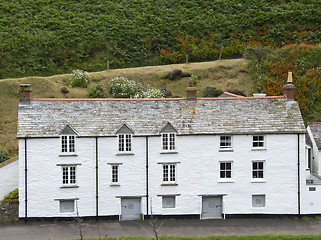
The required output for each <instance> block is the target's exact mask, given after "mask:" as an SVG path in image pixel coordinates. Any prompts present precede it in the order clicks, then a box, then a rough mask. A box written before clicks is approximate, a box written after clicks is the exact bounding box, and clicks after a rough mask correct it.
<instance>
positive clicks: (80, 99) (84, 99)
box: [31, 95, 285, 101]
mask: <svg viewBox="0 0 321 240" xmlns="http://www.w3.org/2000/svg"><path fill="white" fill-rule="evenodd" d="M274 98H285V97H284V96H283V95H282V96H265V97H244V96H239V97H220V98H219V97H207V98H206V97H199V98H197V100H237V99H274ZM31 100H32V101H168V100H170V101H174V100H186V98H32V99H31Z"/></svg>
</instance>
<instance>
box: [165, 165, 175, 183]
mask: <svg viewBox="0 0 321 240" xmlns="http://www.w3.org/2000/svg"><path fill="white" fill-rule="evenodd" d="M163 183H176V165H175V164H164V165H163Z"/></svg>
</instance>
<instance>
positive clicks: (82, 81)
mask: <svg viewBox="0 0 321 240" xmlns="http://www.w3.org/2000/svg"><path fill="white" fill-rule="evenodd" d="M69 80H70V87H83V88H86V87H87V84H88V82H89V80H90V75H89V74H88V72H86V71H84V70H80V69H76V70H73V71H72V76H71V77H70V79H69Z"/></svg>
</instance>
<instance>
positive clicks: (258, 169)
mask: <svg viewBox="0 0 321 240" xmlns="http://www.w3.org/2000/svg"><path fill="white" fill-rule="evenodd" d="M254 164H256V165H257V166H254ZM265 172H266V171H265V161H264V160H253V161H252V162H251V175H252V176H251V177H252V181H260V180H264V179H265ZM260 173H262V177H261V176H260V175H261V174H260ZM255 175H256V176H255Z"/></svg>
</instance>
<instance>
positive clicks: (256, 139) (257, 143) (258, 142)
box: [252, 135, 264, 148]
mask: <svg viewBox="0 0 321 240" xmlns="http://www.w3.org/2000/svg"><path fill="white" fill-rule="evenodd" d="M252 144H253V145H252V147H253V148H264V136H263V135H256V136H253V143H252Z"/></svg>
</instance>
